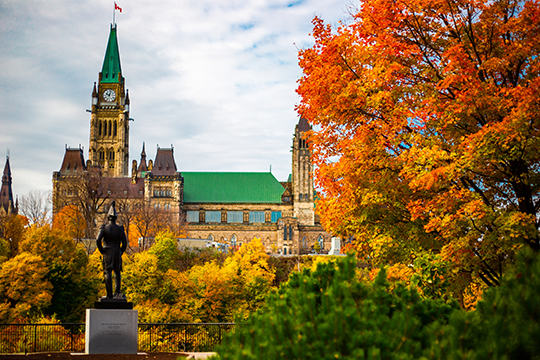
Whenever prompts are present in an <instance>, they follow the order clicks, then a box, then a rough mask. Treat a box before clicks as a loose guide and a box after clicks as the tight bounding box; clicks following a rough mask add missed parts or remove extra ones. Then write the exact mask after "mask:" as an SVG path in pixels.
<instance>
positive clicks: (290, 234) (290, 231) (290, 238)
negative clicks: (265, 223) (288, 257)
mask: <svg viewBox="0 0 540 360" xmlns="http://www.w3.org/2000/svg"><path fill="white" fill-rule="evenodd" d="M289 240H292V225H289Z"/></svg>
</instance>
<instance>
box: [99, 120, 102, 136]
mask: <svg viewBox="0 0 540 360" xmlns="http://www.w3.org/2000/svg"><path fill="white" fill-rule="evenodd" d="M101 126H102V124H101V121H100V122H99V136H101Z"/></svg>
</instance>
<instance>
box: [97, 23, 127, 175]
mask: <svg viewBox="0 0 540 360" xmlns="http://www.w3.org/2000/svg"><path fill="white" fill-rule="evenodd" d="M88 158H89V160H90V161H91V162H92V165H100V166H101V169H102V171H103V173H104V174H107V176H110V177H124V176H128V174H129V94H128V92H127V90H126V89H125V83H124V77H123V76H122V68H121V66H120V52H119V50H118V40H117V35H116V25H114V27H113V26H112V25H111V32H110V34H109V42H108V43H107V49H106V51H105V59H104V60H103V67H102V69H101V72H100V73H99V81H98V83H97V84H96V83H94V89H93V91H92V116H91V119H90V147H89V149H88Z"/></svg>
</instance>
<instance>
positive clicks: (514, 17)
mask: <svg viewBox="0 0 540 360" xmlns="http://www.w3.org/2000/svg"><path fill="white" fill-rule="evenodd" d="M351 12H352V14H353V15H352V19H351V21H350V22H348V23H346V24H345V23H342V24H340V25H339V26H338V27H337V28H336V29H332V27H331V26H330V25H327V24H325V23H324V22H323V21H322V20H321V19H319V18H315V19H314V20H313V25H314V28H313V37H314V38H315V45H314V46H313V47H311V48H307V49H303V50H301V51H300V53H299V60H300V66H301V67H302V69H303V72H304V75H303V77H302V78H301V79H300V80H299V86H298V90H297V91H298V93H299V94H300V96H301V97H302V100H301V103H300V104H299V105H298V109H297V110H298V112H299V113H300V114H301V115H302V116H303V117H305V118H307V119H308V120H309V121H311V123H312V124H313V125H314V131H312V132H311V134H310V137H309V144H310V148H311V149H312V152H313V160H314V163H315V165H316V170H315V180H316V185H317V186H318V187H319V189H320V195H321V199H320V201H319V202H318V203H317V210H318V212H319V214H320V215H321V222H322V223H323V225H324V226H325V228H326V229H327V230H328V231H330V232H332V233H334V234H336V235H338V236H341V237H342V238H347V237H349V236H351V235H352V236H354V237H355V240H354V242H353V245H354V247H355V248H356V250H357V254H358V256H359V257H360V258H362V259H364V260H365V261H368V262H370V263H371V265H373V266H379V265H381V264H388V263H400V262H401V263H404V264H411V263H413V262H414V259H415V258H416V256H420V255H421V254H426V253H439V252H442V253H441V255H442V258H443V260H444V261H448V262H449V263H450V264H452V266H453V269H452V274H453V276H462V275H463V276H464V279H465V278H467V276H468V275H466V274H471V272H472V273H473V274H474V275H475V276H478V277H479V278H480V279H481V280H482V281H483V282H484V283H485V284H487V285H496V284H498V282H499V280H500V278H501V276H502V273H503V271H504V270H505V269H506V265H507V261H508V260H509V259H511V258H512V255H513V253H514V252H515V249H516V248H517V247H519V245H520V244H526V245H528V246H530V247H532V248H533V249H535V250H539V249H540V236H539V232H538V229H539V227H540V222H539V221H538V220H537V219H538V218H539V216H538V212H537V211H538V210H537V209H540V200H539V199H540V187H539V186H538V185H537V184H539V183H540V171H539V169H540V152H538V151H537V149H538V147H539V146H540V117H539V116H538V103H539V102H540V77H539V76H538V75H539V73H540V56H539V52H540V22H539V21H538V18H539V17H538V14H540V3H539V2H537V1H532V0H526V1H522V2H518V1H512V0H505V1H495V2H492V1H491V2H488V1H476V0H465V1H456V0H450V1H440V0H412V1H403V0H366V1H363V2H362V3H361V5H360V6H359V8H358V9H351ZM464 284H466V282H464Z"/></svg>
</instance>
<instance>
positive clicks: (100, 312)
mask: <svg viewBox="0 0 540 360" xmlns="http://www.w3.org/2000/svg"><path fill="white" fill-rule="evenodd" d="M138 325H139V323H138V311H137V310H124V309H86V335H85V340H86V341H85V346H84V347H85V353H86V354H137V339H138Z"/></svg>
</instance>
